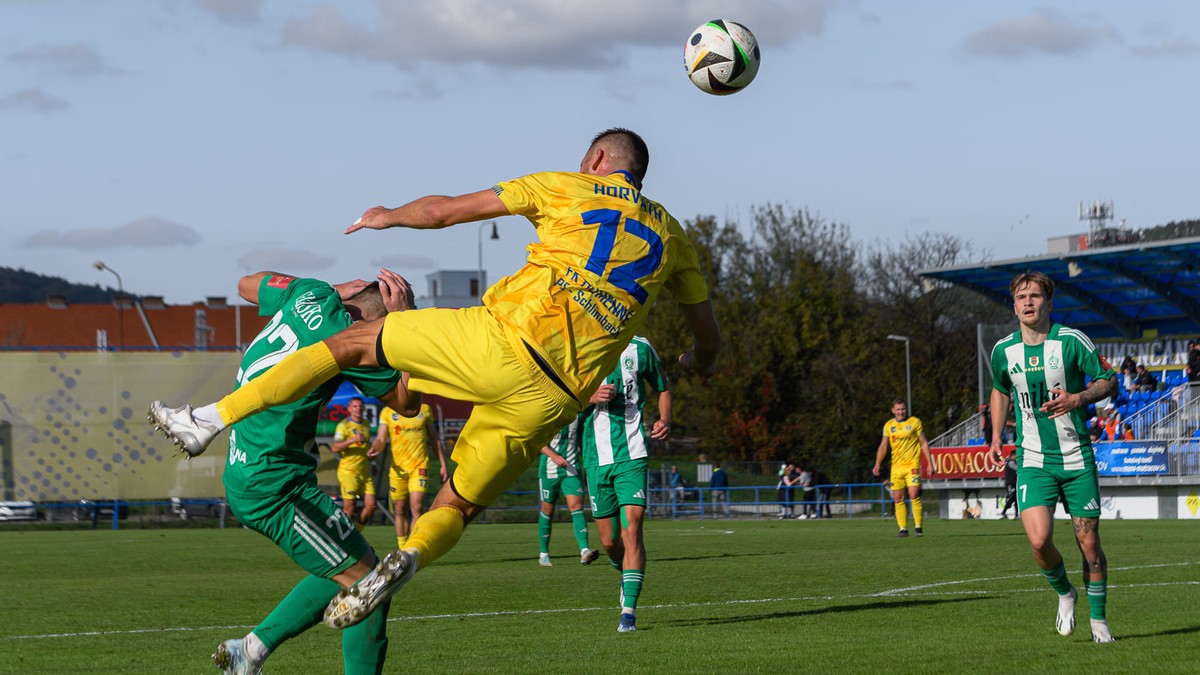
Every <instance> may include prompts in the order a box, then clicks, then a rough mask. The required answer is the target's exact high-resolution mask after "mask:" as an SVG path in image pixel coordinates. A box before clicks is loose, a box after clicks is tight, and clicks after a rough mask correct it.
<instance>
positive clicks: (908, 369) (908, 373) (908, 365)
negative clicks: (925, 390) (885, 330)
mask: <svg viewBox="0 0 1200 675" xmlns="http://www.w3.org/2000/svg"><path fill="white" fill-rule="evenodd" d="M887 339H889V340H899V341H901V342H903V343H904V378H905V379H906V380H907V381H908V399H907V400H906V401H905V403H907V404H908V416H909V417H912V416H913V404H912V359H911V358H910V357H909V352H908V344H909V340H908V336H907V335H889V336H887Z"/></svg>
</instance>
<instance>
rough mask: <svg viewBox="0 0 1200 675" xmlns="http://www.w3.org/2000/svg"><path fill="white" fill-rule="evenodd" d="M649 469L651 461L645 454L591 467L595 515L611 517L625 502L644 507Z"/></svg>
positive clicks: (590, 477) (647, 489) (597, 516)
mask: <svg viewBox="0 0 1200 675" xmlns="http://www.w3.org/2000/svg"><path fill="white" fill-rule="evenodd" d="M649 472H650V462H649V460H647V459H645V458H642V459H634V460H630V461H628V462H617V463H616V464H609V465H608V466H601V467H593V468H591V469H588V493H589V494H590V496H591V498H592V517H593V518H595V519H597V520H599V519H601V518H611V517H612V516H615V515H617V512H618V511H620V510H621V507H622V506H643V507H644V506H645V505H646V493H647V492H648V491H649V487H648V484H647V480H646V479H647V476H648V475H649Z"/></svg>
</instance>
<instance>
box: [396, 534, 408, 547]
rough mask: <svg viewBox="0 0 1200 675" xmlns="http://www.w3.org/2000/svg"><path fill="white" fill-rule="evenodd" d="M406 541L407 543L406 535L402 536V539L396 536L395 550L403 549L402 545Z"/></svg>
mask: <svg viewBox="0 0 1200 675" xmlns="http://www.w3.org/2000/svg"><path fill="white" fill-rule="evenodd" d="M407 541H408V535H407V534H406V535H404V536H403V537H402V536H400V535H396V548H404V543H405V542H407Z"/></svg>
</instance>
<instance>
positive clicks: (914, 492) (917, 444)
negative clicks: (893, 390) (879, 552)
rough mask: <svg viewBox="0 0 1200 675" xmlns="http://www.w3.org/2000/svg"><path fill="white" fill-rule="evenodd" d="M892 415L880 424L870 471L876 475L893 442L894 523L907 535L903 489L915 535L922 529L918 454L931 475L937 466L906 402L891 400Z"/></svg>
mask: <svg viewBox="0 0 1200 675" xmlns="http://www.w3.org/2000/svg"><path fill="white" fill-rule="evenodd" d="M892 417H894V418H895V419H890V420H888V421H887V424H884V425H883V440H881V441H880V442H879V451H878V452H876V453H875V468H873V469H871V473H873V474H875V475H876V476H878V475H879V467H880V466H882V465H883V458H884V457H887V451H888V445H889V444H890V445H891V446H892V501H894V502H895V503H896V524H897V525H899V526H900V531H899V532H897V533H896V536H897V537H907V536H908V509H907V508H906V507H905V504H904V497H905V492H906V491H907V493H908V495H907V496H908V499H909V501H911V502H912V512H913V526H914V527H915V528H916V534H917V536H918V537H920V536H923V535H924V534H925V533H924V532H922V531H921V520H922V515H923V512H922V509H921V456H922V455H924V456H925V460H926V461H927V462H928V463H929V475H930V477H932V476H933V474H934V473H936V471H937V469H936V467H934V465H933V457H932V456H931V455H930V454H929V441H927V440H925V429H924V427H922V426H921V420H919V419H917V418H916V417H909V416H908V404H906V403H905V402H904V401H901V400H900V399H896V400H894V401H892ZM906 488H907V490H906Z"/></svg>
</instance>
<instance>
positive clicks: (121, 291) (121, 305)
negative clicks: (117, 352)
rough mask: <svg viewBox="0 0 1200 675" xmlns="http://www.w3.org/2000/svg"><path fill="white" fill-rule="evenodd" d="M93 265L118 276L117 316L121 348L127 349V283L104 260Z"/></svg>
mask: <svg viewBox="0 0 1200 675" xmlns="http://www.w3.org/2000/svg"><path fill="white" fill-rule="evenodd" d="M92 267H95V268H96V269H98V270H100V271H101V272H103V271H105V270H108V271H109V272H112V273H113V276H114V277H116V278H117V316H118V323H119V324H120V331H121V332H120V335H121V338H120V339H121V349H122V350H123V349H125V285H124V284H123V283H121V275H120V274H117V271H116V270H114V269H113V268H111V267H109V266H108V265H105V264H104V261H103V260H97V261H96V262H94V263H92Z"/></svg>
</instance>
